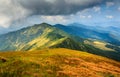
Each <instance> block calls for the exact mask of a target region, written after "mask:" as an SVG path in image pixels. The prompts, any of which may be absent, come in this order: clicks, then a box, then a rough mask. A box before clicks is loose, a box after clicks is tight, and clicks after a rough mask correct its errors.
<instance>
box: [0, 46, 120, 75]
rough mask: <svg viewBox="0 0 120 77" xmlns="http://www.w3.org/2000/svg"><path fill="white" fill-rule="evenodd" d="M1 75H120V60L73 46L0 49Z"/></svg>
mask: <svg viewBox="0 0 120 77" xmlns="http://www.w3.org/2000/svg"><path fill="white" fill-rule="evenodd" d="M0 76H1V77H120V62H116V61H113V60H111V59H107V58H104V57H100V56H97V55H93V54H89V53H86V52H81V51H75V50H69V49H61V48H59V49H45V50H39V51H28V52H0Z"/></svg>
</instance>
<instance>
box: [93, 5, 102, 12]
mask: <svg viewBox="0 0 120 77" xmlns="http://www.w3.org/2000/svg"><path fill="white" fill-rule="evenodd" d="M93 10H94V11H95V12H100V11H101V7H99V6H94V7H93Z"/></svg>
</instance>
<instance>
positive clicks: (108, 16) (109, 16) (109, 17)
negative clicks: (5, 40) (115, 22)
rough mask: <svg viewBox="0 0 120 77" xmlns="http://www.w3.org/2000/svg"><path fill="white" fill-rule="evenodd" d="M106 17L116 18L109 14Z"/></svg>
mask: <svg viewBox="0 0 120 77" xmlns="http://www.w3.org/2000/svg"><path fill="white" fill-rule="evenodd" d="M106 18H108V19H112V18H114V16H112V15H107V16H106Z"/></svg>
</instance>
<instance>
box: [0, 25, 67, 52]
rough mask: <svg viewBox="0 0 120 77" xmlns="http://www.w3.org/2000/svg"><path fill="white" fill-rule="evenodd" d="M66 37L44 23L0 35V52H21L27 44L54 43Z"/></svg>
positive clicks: (63, 33)
mask: <svg viewBox="0 0 120 77" xmlns="http://www.w3.org/2000/svg"><path fill="white" fill-rule="evenodd" d="M67 36H68V35H67V34H66V33H65V32H63V31H61V30H59V29H57V28H55V27H53V26H51V25H49V24H46V23H43V24H38V25H34V26H31V27H27V28H23V29H21V30H18V31H14V32H10V33H7V34H4V35H1V36H0V37H1V38H0V50H1V51H10V50H22V49H24V48H25V47H27V46H28V45H29V44H30V46H31V44H35V41H36V42H39V44H40V43H41V42H42V43H44V44H46V42H47V41H51V40H53V41H54V40H57V39H61V38H63V37H67ZM43 40H44V41H43ZM40 41H41V42H40ZM26 45H27V46H26ZM41 46H42V45H41Z"/></svg>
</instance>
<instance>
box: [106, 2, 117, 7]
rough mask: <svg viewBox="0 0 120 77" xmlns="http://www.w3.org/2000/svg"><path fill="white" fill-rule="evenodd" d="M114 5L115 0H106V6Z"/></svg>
mask: <svg viewBox="0 0 120 77" xmlns="http://www.w3.org/2000/svg"><path fill="white" fill-rule="evenodd" d="M113 5H115V3H114V2H106V6H107V7H111V6H113Z"/></svg>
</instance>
